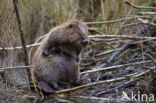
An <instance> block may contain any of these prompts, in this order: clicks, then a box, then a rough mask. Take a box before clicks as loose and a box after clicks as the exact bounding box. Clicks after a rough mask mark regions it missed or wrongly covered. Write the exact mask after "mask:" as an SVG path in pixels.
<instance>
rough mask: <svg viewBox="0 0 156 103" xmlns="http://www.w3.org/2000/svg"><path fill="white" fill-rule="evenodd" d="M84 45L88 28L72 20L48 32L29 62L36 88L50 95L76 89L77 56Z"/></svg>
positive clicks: (77, 80) (78, 79)
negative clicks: (72, 88) (57, 91)
mask: <svg viewBox="0 0 156 103" xmlns="http://www.w3.org/2000/svg"><path fill="white" fill-rule="evenodd" d="M87 43H88V27H87V25H86V24H85V23H83V22H80V21H78V20H72V21H69V22H67V23H63V24H61V25H59V26H57V27H55V28H54V29H52V30H51V31H50V32H49V33H48V36H47V37H45V38H44V39H43V40H42V42H41V45H40V46H39V47H38V49H37V50H36V52H35V54H34V56H33V59H32V64H33V66H34V69H33V73H34V76H35V78H36V81H37V84H38V85H39V87H40V88H41V89H43V91H45V92H48V93H53V92H54V91H55V90H61V89H64V88H68V87H71V86H74V85H79V84H80V69H79V55H80V53H81V50H82V48H84V47H85V46H86V44H87Z"/></svg>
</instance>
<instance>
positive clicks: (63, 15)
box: [0, 0, 147, 86]
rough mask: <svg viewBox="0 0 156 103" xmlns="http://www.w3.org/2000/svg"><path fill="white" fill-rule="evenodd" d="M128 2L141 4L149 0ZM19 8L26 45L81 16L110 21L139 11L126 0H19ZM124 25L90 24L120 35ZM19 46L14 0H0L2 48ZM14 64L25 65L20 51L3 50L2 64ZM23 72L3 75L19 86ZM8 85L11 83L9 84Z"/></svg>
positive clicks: (86, 20)
mask: <svg viewBox="0 0 156 103" xmlns="http://www.w3.org/2000/svg"><path fill="white" fill-rule="evenodd" d="M129 1H130V2H132V3H135V4H136V5H141V4H142V3H144V2H145V1H147V0H129ZM18 7H19V12H20V16H21V21H22V27H23V30H24V36H25V40H26V43H27V44H32V43H34V41H35V40H36V39H37V38H38V37H40V36H42V35H44V34H45V33H47V32H48V31H49V30H50V29H51V28H53V27H54V26H56V25H58V24H61V23H63V22H66V21H68V20H71V19H80V20H82V21H85V22H94V21H108V20H115V19H120V18H125V17H129V16H131V15H133V14H136V12H137V10H136V9H133V8H130V7H129V6H127V5H125V4H124V0H29V1H28V0H18ZM124 24H127V21H124V22H119V23H112V24H103V25H102V24H96V25H89V27H97V28H100V31H101V32H103V33H104V34H119V28H120V26H121V25H124ZM90 35H92V34H90ZM20 45H21V42H20V37H19V30H18V24H17V21H16V16H15V13H14V10H13V3H12V0H0V47H12V46H20ZM15 65H16V66H17V65H23V54H22V52H21V51H8V52H2V51H0V67H7V66H15ZM8 74H9V75H8ZM23 75H25V72H23V73H22V71H20V72H17V71H9V72H8V73H6V74H5V76H4V77H6V78H5V81H7V82H8V83H9V84H13V86H17V85H22V84H20V83H23V81H24V80H25V79H23V80H19V79H15V78H17V77H19V78H27V77H25V76H23ZM21 81H22V82H21ZM16 83H17V85H15V84H16ZM18 83H19V84H18ZM23 84H24V83H23ZM6 85H7V86H8V84H7V83H6Z"/></svg>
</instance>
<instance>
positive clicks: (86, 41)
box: [81, 39, 89, 46]
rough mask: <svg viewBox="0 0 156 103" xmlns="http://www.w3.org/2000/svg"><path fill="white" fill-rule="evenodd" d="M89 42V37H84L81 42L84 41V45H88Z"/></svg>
mask: <svg viewBox="0 0 156 103" xmlns="http://www.w3.org/2000/svg"><path fill="white" fill-rule="evenodd" d="M88 42H89V40H88V39H84V40H82V42H81V43H82V44H83V45H85V46H86V45H87V44H88Z"/></svg>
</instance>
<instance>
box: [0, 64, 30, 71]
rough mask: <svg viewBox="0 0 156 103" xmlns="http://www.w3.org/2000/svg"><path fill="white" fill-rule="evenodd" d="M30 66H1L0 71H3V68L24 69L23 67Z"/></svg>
mask: <svg viewBox="0 0 156 103" xmlns="http://www.w3.org/2000/svg"><path fill="white" fill-rule="evenodd" d="M30 67H32V65H30V66H15V67H3V68H0V71H4V70H10V69H11V70H12V69H24V68H30Z"/></svg>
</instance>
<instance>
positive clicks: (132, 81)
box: [96, 80, 136, 96]
mask: <svg viewBox="0 0 156 103" xmlns="http://www.w3.org/2000/svg"><path fill="white" fill-rule="evenodd" d="M135 81H136V80H130V81H127V82H124V83H122V84H121V85H118V86H116V87H114V88H111V89H108V90H105V91H100V92H98V93H96V95H97V96H98V95H101V94H105V93H108V92H111V91H115V90H116V89H119V88H125V87H127V86H129V85H132V84H133V83H134V82H135Z"/></svg>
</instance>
